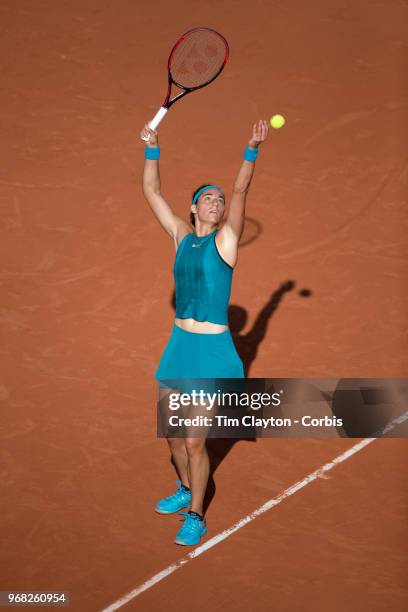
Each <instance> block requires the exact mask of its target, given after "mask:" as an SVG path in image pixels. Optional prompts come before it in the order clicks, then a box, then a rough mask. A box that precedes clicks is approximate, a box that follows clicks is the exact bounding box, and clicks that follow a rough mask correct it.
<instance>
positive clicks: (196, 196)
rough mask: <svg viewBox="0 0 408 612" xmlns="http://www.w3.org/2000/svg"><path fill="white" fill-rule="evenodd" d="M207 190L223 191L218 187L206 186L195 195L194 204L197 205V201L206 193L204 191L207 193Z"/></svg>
mask: <svg viewBox="0 0 408 612" xmlns="http://www.w3.org/2000/svg"><path fill="white" fill-rule="evenodd" d="M207 189H218V191H221V189H220V188H219V187H217V185H206V186H205V187H201V189H199V190H198V191H197V193H196V194H195V196H194V198H193V204H196V203H197V200H198V198H199V197H200V195H201V194H202V193H204V191H207Z"/></svg>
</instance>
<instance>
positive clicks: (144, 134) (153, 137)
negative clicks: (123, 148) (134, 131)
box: [140, 123, 159, 147]
mask: <svg viewBox="0 0 408 612" xmlns="http://www.w3.org/2000/svg"><path fill="white" fill-rule="evenodd" d="M140 138H141V139H142V140H144V139H145V138H148V140H147V142H146V144H148V145H149V146H150V147H157V146H158V145H159V138H158V136H157V132H156V130H152V129H151V128H149V124H148V123H146V125H145V126H144V128H143V130H142V131H141V132H140Z"/></svg>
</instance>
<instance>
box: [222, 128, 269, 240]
mask: <svg viewBox="0 0 408 612" xmlns="http://www.w3.org/2000/svg"><path fill="white" fill-rule="evenodd" d="M267 136H268V123H267V122H266V121H263V120H260V121H259V122H258V123H255V124H254V126H253V129H252V136H251V138H250V139H249V141H248V147H249V149H251V150H252V151H254V153H255V152H256V151H257V149H258V147H259V145H260V144H261V143H262V142H264V140H266V137H267ZM254 169H255V161H247V160H245V159H244V161H243V162H242V165H241V167H240V169H239V172H238V175H237V178H236V179H235V183H234V186H233V189H232V197H231V203H230V207H229V211H228V217H227V220H226V225H227V226H228V228H229V230H230V231H231V232H232V233H233V234H234V236H235V237H236V238H237V240H239V239H240V237H241V235H242V232H243V229H244V220H245V202H246V197H247V195H248V191H249V187H250V185H251V180H252V176H253V174H254Z"/></svg>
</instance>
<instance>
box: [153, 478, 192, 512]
mask: <svg viewBox="0 0 408 612" xmlns="http://www.w3.org/2000/svg"><path fill="white" fill-rule="evenodd" d="M176 482H177V487H178V488H177V491H176V492H175V493H173V495H169V497H165V498H164V499H161V500H160V501H159V502H157V504H156V506H155V510H156V512H159V513H160V514H172V513H173V512H178V511H179V510H181V509H182V508H190V506H191V493H190V491H185V490H184V489H183V487H182V485H181V481H180V480H177V481H176Z"/></svg>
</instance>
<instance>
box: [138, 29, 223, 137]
mask: <svg viewBox="0 0 408 612" xmlns="http://www.w3.org/2000/svg"><path fill="white" fill-rule="evenodd" d="M199 30H205V31H210V32H214V33H215V34H216V35H217V36H219V37H220V38H222V40H223V42H224V44H225V58H224V61H223V63H222V64H221V66H220V68H219V70H218V71H217V72H216V73H215V75H214V76H213V77H212V78H211V79H210V80H209V81H206V82H205V83H203V84H202V85H196V86H195V87H185V86H184V85H180V83H177V81H175V80H174V79H173V76H172V74H171V70H170V63H171V58H172V56H173V54H174V52H175V51H176V49H177V47H178V46H179V44H180V43H182V42H183V40H185V39H186V38H187V36H189V35H190V34H191V33H192V32H197V31H199ZM228 57H229V46H228V43H227V40H226V38H225V37H224V36H223V35H222V34H220V33H219V32H217V31H216V30H213V29H212V28H206V27H203V26H201V27H197V28H192V29H191V30H188V31H187V32H184V34H183V35H182V36H180V38H179V39H178V41H177V42H176V44H175V45H174V47H173V48H172V50H171V51H170V55H169V59H168V60H167V74H168V88H167V94H166V97H165V98H164V102H163V104H162V105H161V107H160V108H159V110H158V111H157V113H156V114H155V116H154V117H153V119H152V120H151V121H150V122H149V127H150V128H151V129H152V130H155V129H156V128H157V126H158V125H159V124H160V122H161V121H162V119H163V118H164V117H165V115H166V113H167V111H168V110H169V108H170V107H171V106H172V105H173V104H174V103H175V102H177V100H180V98H182V97H183V96H185V95H187V94H189V93H191V92H193V91H196V90H197V89H202V88H203V87H206V86H207V85H209V84H210V83H212V82H213V81H214V80H215V79H216V78H217V77H218V76H219V74H220V73H221V72H222V70H223V69H224V66H225V64H226V63H227V61H228ZM172 85H175V86H176V87H178V88H179V89H181V90H182V91H181V92H180V93H179V94H178V95H177V96H175V97H174V98H173V99H172V100H170V94H171V88H172ZM143 140H146V141H147V140H148V138H144V139H143Z"/></svg>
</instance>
